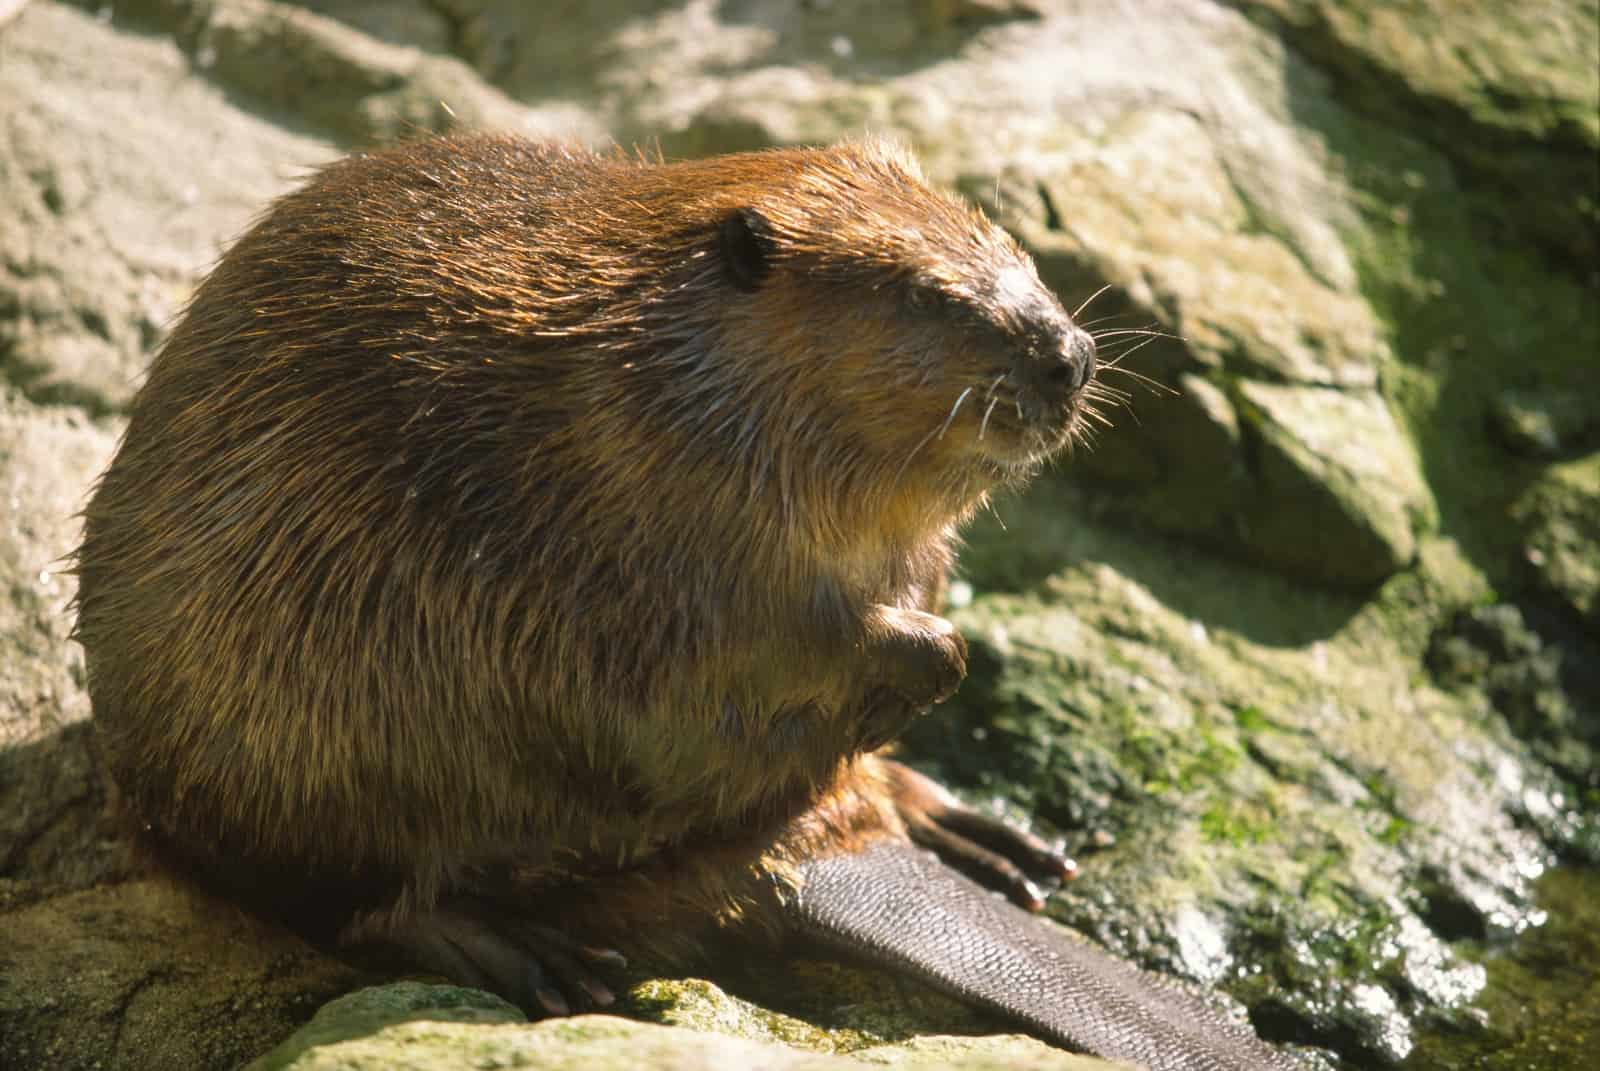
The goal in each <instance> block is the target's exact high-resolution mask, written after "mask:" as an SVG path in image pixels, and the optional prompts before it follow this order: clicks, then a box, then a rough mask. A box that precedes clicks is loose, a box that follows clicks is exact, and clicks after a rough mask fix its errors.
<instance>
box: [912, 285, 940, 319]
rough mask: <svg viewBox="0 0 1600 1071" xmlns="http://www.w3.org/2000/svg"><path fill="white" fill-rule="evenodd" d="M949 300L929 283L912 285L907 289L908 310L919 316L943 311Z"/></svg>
mask: <svg viewBox="0 0 1600 1071" xmlns="http://www.w3.org/2000/svg"><path fill="white" fill-rule="evenodd" d="M949 300H950V299H949V298H948V297H946V296H945V293H944V291H942V290H940V289H939V288H938V287H936V286H929V285H928V284H927V283H912V284H910V285H909V286H907V287H906V308H908V309H910V310H911V311H912V312H915V313H918V314H925V313H930V312H934V311H935V310H937V309H942V308H944V307H945V306H946V305H947V304H949Z"/></svg>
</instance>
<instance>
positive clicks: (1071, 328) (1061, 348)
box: [1018, 324, 1096, 404]
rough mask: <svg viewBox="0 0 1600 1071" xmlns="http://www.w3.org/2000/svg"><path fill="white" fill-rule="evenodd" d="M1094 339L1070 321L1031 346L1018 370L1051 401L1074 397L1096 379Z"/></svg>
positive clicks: (1045, 398) (1044, 397)
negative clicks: (1091, 380) (1090, 381)
mask: <svg viewBox="0 0 1600 1071" xmlns="http://www.w3.org/2000/svg"><path fill="white" fill-rule="evenodd" d="M1095 367H1096V365H1095V348H1094V339H1093V338H1091V337H1089V333H1088V332H1087V331H1084V330H1083V329H1082V328H1079V327H1078V326H1077V325H1075V324H1066V325H1065V326H1063V327H1060V328H1057V329H1055V330H1052V331H1051V332H1050V334H1049V335H1048V336H1046V337H1043V338H1039V339H1037V340H1036V341H1035V344H1034V345H1032V346H1030V347H1029V348H1028V356H1027V358H1026V359H1025V360H1023V361H1022V364H1021V367H1020V368H1019V369H1018V372H1019V373H1020V378H1021V379H1022V382H1023V384H1024V385H1026V386H1027V387H1029V388H1031V389H1032V390H1033V391H1034V392H1035V393H1036V394H1038V396H1039V398H1040V399H1041V400H1042V401H1044V402H1046V403H1047V404H1060V403H1063V402H1066V401H1068V400H1070V399H1071V398H1072V397H1073V396H1074V395H1075V394H1077V393H1078V392H1079V391H1081V390H1082V389H1083V388H1084V385H1085V384H1087V383H1088V382H1089V380H1090V379H1092V378H1094V372H1095Z"/></svg>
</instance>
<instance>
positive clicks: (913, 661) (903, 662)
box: [866, 606, 967, 710]
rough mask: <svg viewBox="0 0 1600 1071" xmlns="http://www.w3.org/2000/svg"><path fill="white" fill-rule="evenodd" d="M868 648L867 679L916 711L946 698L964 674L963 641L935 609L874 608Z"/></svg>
mask: <svg viewBox="0 0 1600 1071" xmlns="http://www.w3.org/2000/svg"><path fill="white" fill-rule="evenodd" d="M866 647H867V652H868V655H869V658H870V660H871V665H870V667H869V669H868V680H867V683H868V684H869V685H874V686H876V687H878V688H880V689H887V690H888V691H890V692H892V693H894V694H895V695H896V696H898V697H899V698H900V699H902V700H904V701H905V702H906V703H907V704H909V705H910V706H911V707H912V708H913V709H916V710H920V709H923V708H925V707H930V706H932V705H933V704H935V703H939V702H943V701H944V700H946V699H948V698H949V697H950V695H951V693H952V692H954V691H955V690H956V687H957V686H958V685H960V683H961V681H962V679H963V678H965V677H966V675H967V641H966V640H964V639H962V637H961V633H959V632H957V631H956V627H955V626H954V625H952V624H951V623H950V622H948V621H946V620H945V619H944V618H942V617H939V616H938V615H936V614H928V613H923V612H922V611H921V610H902V609H899V608H898V607H893V606H878V607H875V608H874V612H873V615H872V618H871V620H870V621H869V622H868V628H867V642H866Z"/></svg>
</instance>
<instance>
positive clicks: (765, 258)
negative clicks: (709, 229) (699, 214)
mask: <svg viewBox="0 0 1600 1071" xmlns="http://www.w3.org/2000/svg"><path fill="white" fill-rule="evenodd" d="M717 241H718V245H719V246H720V247H721V249H722V265H723V268H724V269H726V271H727V273H728V278H729V280H730V281H732V283H733V285H734V286H736V287H738V288H739V289H740V290H754V289H756V288H757V287H758V286H760V285H761V280H763V279H765V278H766V277H767V273H768V272H769V271H771V270H772V252H773V240H772V228H771V226H770V225H769V224H768V223H767V221H766V219H765V218H764V217H763V216H762V215H761V213H760V212H757V211H756V210H755V209H753V208H740V209H736V210H735V211H734V212H732V213H731V214H730V215H729V216H728V218H727V219H725V220H723V221H722V225H721V226H720V227H718V228H717Z"/></svg>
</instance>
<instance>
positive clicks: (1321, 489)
mask: <svg viewBox="0 0 1600 1071" xmlns="http://www.w3.org/2000/svg"><path fill="white" fill-rule="evenodd" d="M1239 392H1240V395H1241V397H1242V399H1243V400H1244V402H1245V403H1246V404H1247V406H1248V409H1247V414H1248V416H1247V418H1246V423H1247V425H1248V426H1249V427H1250V428H1251V429H1252V431H1253V433H1254V436H1255V438H1256V443H1257V454H1256V477H1257V480H1258V481H1259V486H1258V493H1257V496H1256V497H1255V498H1254V499H1253V500H1252V501H1251V502H1250V503H1249V505H1248V506H1247V507H1246V512H1245V513H1244V514H1243V517H1242V519H1241V531H1240V533H1239V539H1240V541H1241V542H1242V543H1243V544H1244V545H1245V546H1247V547H1249V548H1250V549H1251V550H1252V551H1253V552H1254V554H1255V556H1256V557H1258V558H1260V559H1262V560H1265V561H1273V562H1277V563H1281V564H1283V565H1285V566H1287V567H1289V568H1291V569H1292V570H1294V571H1295V572H1296V573H1298V574H1300V575H1303V576H1309V577H1312V578H1315V579H1321V580H1325V581H1329V582H1333V583H1347V584H1373V583H1377V582H1378V581H1380V580H1383V579H1384V578H1385V577H1388V576H1390V575H1391V574H1393V573H1396V572H1398V571H1399V570H1401V569H1402V568H1404V567H1405V566H1407V565H1409V564H1410V563H1411V561H1412V559H1413V558H1414V557H1415V555H1416V547H1417V542H1416V536H1415V531H1416V529H1417V528H1419V527H1424V526H1427V525H1430V524H1431V523H1432V520H1433V503H1432V500H1431V498H1430V496H1429V493H1428V487H1427V484H1426V482H1425V481H1424V480H1423V477H1422V472H1421V470H1420V469H1419V468H1418V465H1417V459H1416V455H1415V453H1414V452H1413V451H1412V448H1411V445H1410V444H1409V443H1408V442H1407V441H1406V439H1405V437H1404V436H1403V435H1402V434H1401V432H1400V429H1399V427H1398V426H1397V425H1396V424H1395V422H1394V418H1393V417H1392V416H1391V415H1390V413H1389V409H1388V406H1387V405H1386V404H1385V403H1384V401H1383V399H1382V398H1381V397H1379V396H1378V395H1377V394H1376V393H1375V392H1361V393H1355V392H1346V391H1335V390H1327V389H1323V388H1318V387H1281V386H1273V385H1269V384H1266V383H1252V382H1244V383H1241V384H1240V386H1239Z"/></svg>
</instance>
